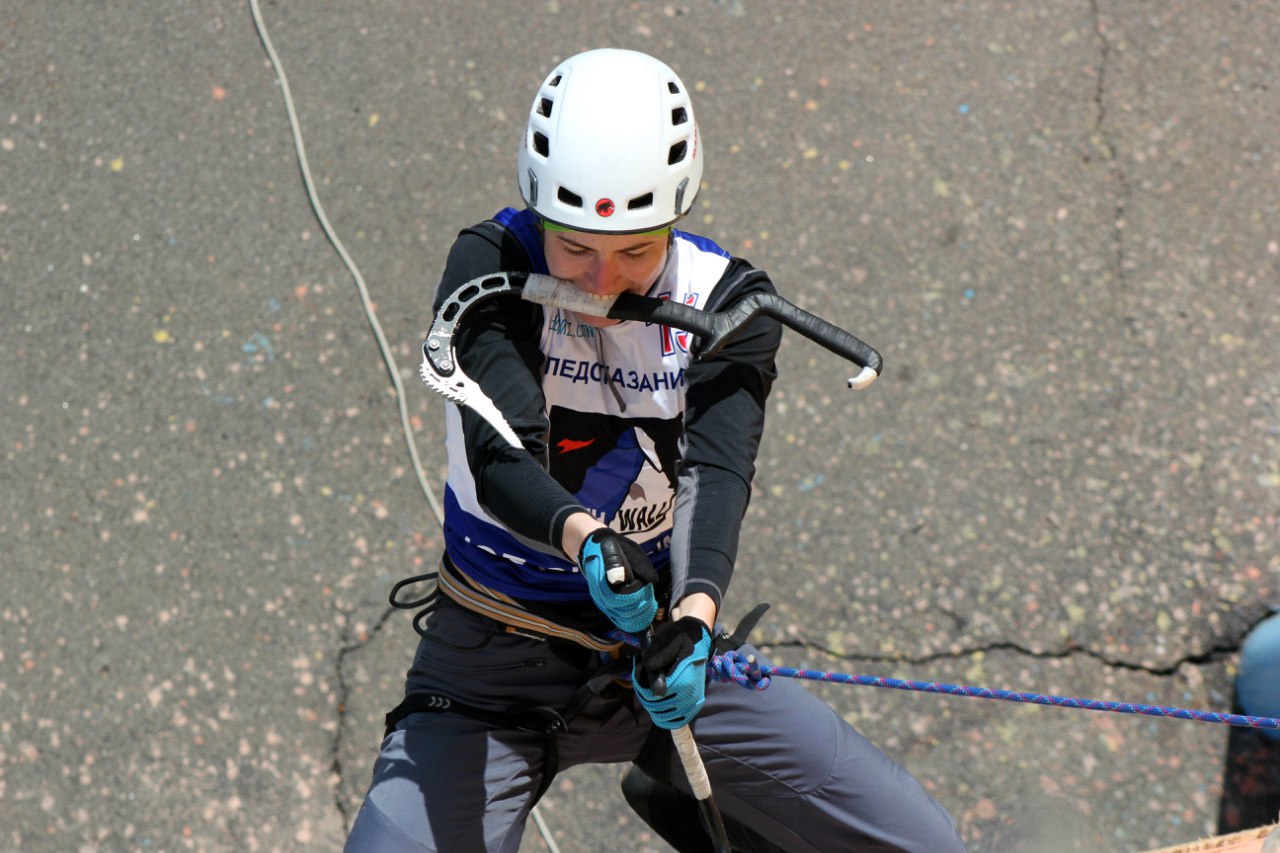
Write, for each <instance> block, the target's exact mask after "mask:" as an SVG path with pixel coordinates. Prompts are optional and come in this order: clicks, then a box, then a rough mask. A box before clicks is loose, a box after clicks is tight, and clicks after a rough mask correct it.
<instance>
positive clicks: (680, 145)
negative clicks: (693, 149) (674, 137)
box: [667, 139, 689, 166]
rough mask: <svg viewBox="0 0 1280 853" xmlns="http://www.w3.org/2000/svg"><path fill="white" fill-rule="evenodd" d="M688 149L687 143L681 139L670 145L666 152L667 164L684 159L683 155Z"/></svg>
mask: <svg viewBox="0 0 1280 853" xmlns="http://www.w3.org/2000/svg"><path fill="white" fill-rule="evenodd" d="M688 151H689V143H687V142H685V141H684V140H683V139H682V140H680V141H679V142H677V143H676V144H675V145H672V146H671V150H670V151H669V152H667V165H668V166H674V165H675V164H676V163H679V162H681V161H682V160H684V155H685V154H687V153H688Z"/></svg>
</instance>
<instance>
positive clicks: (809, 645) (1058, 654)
mask: <svg viewBox="0 0 1280 853" xmlns="http://www.w3.org/2000/svg"><path fill="white" fill-rule="evenodd" d="M1247 634H1248V632H1247V631H1246V632H1245V633H1244V634H1242V635H1241V636H1240V637H1238V638H1236V639H1233V640H1229V641H1224V642H1222V643H1217V644H1214V645H1212V646H1210V647H1209V648H1207V649H1204V650H1203V651H1200V652H1195V653H1188V654H1185V655H1183V656H1182V657H1180V658H1178V659H1176V660H1174V661H1173V662H1172V663H1169V664H1165V665H1162V666H1156V665H1153V664H1147V663H1136V662H1134V661H1128V660H1124V659H1122V658H1114V657H1109V656H1108V655H1105V654H1103V653H1102V652H1099V651H1095V650H1093V649H1090V648H1086V647H1084V646H1081V645H1077V644H1075V643H1068V644H1067V645H1066V646H1064V647H1063V648H1060V649H1048V650H1045V649H1033V648H1031V647H1029V646H1025V645H1023V644H1021V643H1015V642H1013V641H1011V640H1000V641H996V642H991V643H983V644H981V645H976V646H970V647H967V648H963V649H954V650H949V651H942V652H932V653H930V654H924V655H881V654H858V653H849V652H838V651H835V650H834V649H831V648H830V647H827V646H824V645H822V644H821V643H815V642H811V641H809V640H803V639H800V640H780V641H776V642H774V641H769V640H760V641H759V642H758V643H757V645H758V646H759V647H760V648H761V649H766V648H767V649H769V650H776V649H802V650H805V651H810V652H816V653H819V654H823V655H826V656H827V657H831V658H834V659H836V660H841V661H850V662H852V661H859V662H862V663H895V664H897V663H900V664H911V665H916V666H919V665H924V664H930V663H937V662H939V661H949V660H962V659H964V658H967V657H971V656H972V655H975V654H979V653H981V654H989V653H991V652H1010V653H1013V654H1019V655H1023V656H1025V657H1030V658H1038V659H1041V660H1066V659H1069V658H1072V657H1077V656H1079V657H1086V658H1091V659H1093V660H1096V661H1098V662H1099V663H1102V664H1103V665H1105V666H1107V667H1110V668H1112V669H1123V670H1127V671H1130V672H1142V673H1146V674H1148V675H1155V676H1160V677H1167V676H1172V675H1176V674H1177V673H1178V671H1179V670H1181V669H1182V668H1183V667H1185V666H1203V665H1206V664H1210V663H1214V662H1216V661H1219V660H1224V659H1226V658H1228V657H1230V656H1231V655H1233V654H1236V653H1238V652H1239V651H1240V645H1241V643H1242V642H1243V641H1244V636H1247Z"/></svg>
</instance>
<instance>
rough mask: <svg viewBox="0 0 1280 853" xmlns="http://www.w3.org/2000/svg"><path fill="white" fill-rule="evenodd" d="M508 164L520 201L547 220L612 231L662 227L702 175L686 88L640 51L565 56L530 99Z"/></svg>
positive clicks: (685, 206)
mask: <svg viewBox="0 0 1280 853" xmlns="http://www.w3.org/2000/svg"><path fill="white" fill-rule="evenodd" d="M518 171H519V173H520V195H522V196H523V197H524V200H525V203H526V204H527V205H528V206H529V207H530V208H532V209H533V210H534V212H535V213H537V214H538V215H539V216H540V217H542V218H543V219H545V220H548V221H549V222H552V223H554V224H556V225H560V226H563V227H565V228H570V229H573V230H574V231H594V232H598V233H613V234H633V233H639V232H643V231H654V230H657V229H659V228H663V227H665V226H667V225H670V224H671V223H672V222H675V221H676V220H677V219H679V218H680V217H681V216H683V215H684V214H686V213H688V211H689V209H690V208H691V207H693V200H694V197H695V196H697V194H698V188H699V185H700V184H701V182H702V151H701V150H700V146H699V140H698V124H697V122H696V121H695V120H694V117H693V105H692V103H690V101H689V93H688V91H687V90H686V89H685V86H684V83H682V82H681V81H680V78H679V77H677V76H676V73H675V72H674V71H672V70H671V69H670V68H668V67H667V65H666V64H665V63H663V62H659V61H658V60H656V59H654V58H653V57H652V56H648V55H647V54H643V53H637V52H636V51H633V50H615V49H613V48H606V49H601V50H589V51H587V52H586V53H580V54H578V55H577V56H572V57H570V58H568V59H566V60H565V61H564V62H562V63H560V65H559V66H557V67H556V70H555V71H553V72H551V74H550V76H548V77H547V79H546V82H544V83H543V84H542V88H541V89H539V90H538V94H537V95H536V96H535V97H534V99H533V107H532V108H531V109H530V111H529V123H528V125H526V127H525V132H524V144H523V145H521V147H520V157H519V161H518Z"/></svg>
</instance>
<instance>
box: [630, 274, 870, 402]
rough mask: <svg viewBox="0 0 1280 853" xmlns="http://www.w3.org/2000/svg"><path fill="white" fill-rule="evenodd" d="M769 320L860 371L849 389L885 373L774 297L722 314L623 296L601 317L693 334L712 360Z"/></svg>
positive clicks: (862, 349)
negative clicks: (753, 324) (757, 321)
mask: <svg viewBox="0 0 1280 853" xmlns="http://www.w3.org/2000/svg"><path fill="white" fill-rule="evenodd" d="M761 315H764V316H766V317H772V318H773V319H775V320H777V321H778V322H780V323H782V325H784V326H786V327H787V328H788V329H794V330H795V331H797V332H799V333H800V334H802V335H804V336H805V337H806V338H808V339H809V340H811V341H813V342H814V343H816V344H819V345H820V346H823V347H826V348H827V349H828V350H830V351H831V352H833V353H835V354H836V355H838V356H840V357H841V358H843V359H846V360H848V361H851V362H853V363H854V364H856V365H858V367H861V368H862V371H861V372H860V373H859V374H858V375H857V376H855V377H853V378H851V379H850V380H849V387H850V388H857V389H862V388H866V387H867V386H868V385H870V384H871V383H872V382H874V381H875V380H876V377H878V376H879V375H880V371H881V370H882V369H883V362H882V360H881V358H880V353H878V352H876V351H875V350H874V349H872V348H871V347H870V346H868V345H867V344H866V343H864V342H863V341H861V340H859V339H858V338H856V337H854V336H853V335H851V334H849V333H848V332H846V331H845V330H844V329H842V328H840V327H839V326H837V325H835V324H834V323H830V322H828V321H826V320H824V319H822V318H821V317H819V316H817V315H816V314H810V313H809V312H808V311H805V310H804V309H803V308H799V307H797V306H795V305H792V304H791V303H790V302H788V301H787V300H785V299H783V298H782V297H781V296H779V295H778V294H776V293H750V294H748V295H746V296H744V297H742V298H741V299H739V300H738V301H737V302H735V303H733V304H732V305H730V306H729V307H728V308H725V309H723V310H721V311H702V310H700V309H697V308H694V307H692V306H690V305H684V304H681V303H679V302H673V301H671V300H670V299H654V298H653V297H651V296H640V295H639V294H636V293H623V294H621V295H619V296H618V297H617V298H616V299H615V300H614V302H613V306H612V307H611V308H610V309H609V311H608V313H607V314H606V315H605V316H607V317H609V318H611V319H614V320H644V321H645V322H648V323H661V324H663V325H666V326H675V327H676V328H677V329H683V330H685V331H688V332H693V333H695V334H697V335H699V336H701V338H702V348H701V349H700V350H699V354H698V357H699V358H711V357H712V356H714V355H715V354H716V353H718V352H720V350H722V349H723V348H724V346H725V345H726V344H727V343H729V342H730V341H732V340H733V339H734V338H735V337H737V335H738V334H739V333H741V332H742V331H743V330H744V329H745V328H746V327H747V326H748V324H750V323H751V321H752V320H754V319H755V318H757V317H759V316H761Z"/></svg>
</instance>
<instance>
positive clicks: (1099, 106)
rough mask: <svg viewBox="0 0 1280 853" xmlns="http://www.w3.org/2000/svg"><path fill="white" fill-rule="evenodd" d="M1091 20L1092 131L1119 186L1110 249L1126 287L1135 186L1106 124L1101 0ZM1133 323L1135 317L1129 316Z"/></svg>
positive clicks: (1092, 5)
mask: <svg viewBox="0 0 1280 853" xmlns="http://www.w3.org/2000/svg"><path fill="white" fill-rule="evenodd" d="M1089 13H1090V20H1091V21H1092V24H1093V33H1094V36H1096V37H1097V39H1098V53H1099V56H1098V65H1097V71H1096V75H1097V84H1096V86H1095V87H1094V92H1093V103H1094V107H1095V113H1094V122H1093V134H1094V138H1095V140H1096V141H1097V144H1098V146H1099V147H1100V148H1101V149H1102V151H1103V160H1104V161H1105V162H1106V164H1107V168H1108V170H1109V172H1110V175H1111V179H1112V180H1113V181H1114V183H1115V184H1116V186H1117V188H1118V189H1117V192H1116V197H1115V206H1114V209H1113V210H1112V215H1113V219H1112V223H1113V224H1112V230H1111V248H1112V255H1113V268H1114V272H1115V277H1116V283H1117V284H1118V285H1119V287H1120V288H1121V289H1122V290H1123V289H1124V287H1125V286H1126V284H1127V283H1128V280H1127V275H1126V272H1125V261H1126V251H1125V250H1126V246H1125V239H1124V229H1125V226H1126V224H1127V223H1126V221H1125V214H1126V211H1127V210H1128V207H1129V201H1130V199H1131V198H1132V195H1133V189H1132V187H1131V186H1130V184H1129V177H1128V175H1127V174H1126V173H1125V171H1124V169H1123V168H1122V167H1121V165H1120V162H1119V159H1118V156H1117V148H1116V143H1115V140H1114V138H1113V137H1112V135H1111V133H1110V132H1109V131H1108V127H1109V126H1108V125H1107V82H1108V81H1107V74H1108V72H1109V71H1110V69H1111V49H1112V46H1111V40H1110V39H1109V38H1108V37H1107V32H1106V27H1105V25H1104V24H1103V23H1102V12H1101V10H1100V8H1099V0H1089ZM1126 320H1127V321H1128V322H1130V324H1132V318H1126Z"/></svg>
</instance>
